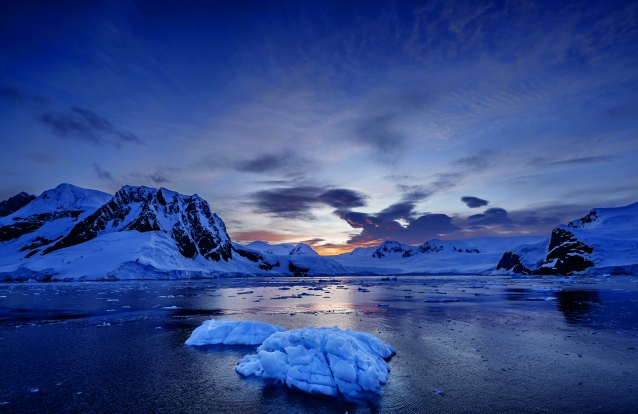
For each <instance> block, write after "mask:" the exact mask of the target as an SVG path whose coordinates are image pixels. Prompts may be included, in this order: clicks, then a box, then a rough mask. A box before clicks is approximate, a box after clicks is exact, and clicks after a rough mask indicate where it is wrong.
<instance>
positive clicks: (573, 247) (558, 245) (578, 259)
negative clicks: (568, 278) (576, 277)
mask: <svg viewBox="0 0 638 414" xmlns="http://www.w3.org/2000/svg"><path fill="white" fill-rule="evenodd" d="M547 250H548V253H547V256H546V257H545V260H543V263H542V264H541V265H540V266H539V267H538V268H537V269H533V270H532V269H528V268H527V267H525V266H524V265H523V263H522V261H521V257H520V256H519V255H517V254H515V253H512V252H505V253H504V254H503V257H502V258H501V260H500V261H499V262H498V265H497V266H496V269H497V270H499V269H505V270H511V271H513V272H514V273H519V274H523V275H530V274H534V275H541V276H542V275H572V274H574V273H575V272H582V271H583V270H585V269H588V268H590V267H592V266H594V262H592V261H591V260H589V259H588V258H587V257H586V256H587V255H589V254H591V253H592V252H593V251H594V249H593V248H592V247H591V246H588V245H586V244H585V243H583V242H581V241H579V240H578V239H577V238H576V236H575V235H574V233H572V232H570V231H567V230H565V229H561V228H556V229H554V230H553V231H552V237H551V240H550V242H549V247H548V249H547Z"/></svg>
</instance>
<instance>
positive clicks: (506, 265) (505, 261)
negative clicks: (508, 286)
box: [496, 252, 532, 275]
mask: <svg viewBox="0 0 638 414" xmlns="http://www.w3.org/2000/svg"><path fill="white" fill-rule="evenodd" d="M501 269H505V270H511V271H513V272H514V273H519V274H522V275H531V274H532V271H531V270H529V269H528V268H526V267H525V266H524V265H523V263H522V262H521V257H520V256H519V255H517V254H516V253H512V252H505V253H504V254H503V257H501V260H499V262H498V265H496V270H501Z"/></svg>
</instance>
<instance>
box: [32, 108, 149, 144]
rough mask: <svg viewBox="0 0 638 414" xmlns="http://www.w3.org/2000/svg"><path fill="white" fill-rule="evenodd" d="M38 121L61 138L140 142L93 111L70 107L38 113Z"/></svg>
mask: <svg viewBox="0 0 638 414" xmlns="http://www.w3.org/2000/svg"><path fill="white" fill-rule="evenodd" d="M39 119H40V122H42V123H43V124H45V125H47V126H49V127H50V128H51V132H52V133H53V134H55V135H57V136H59V137H62V138H75V139H78V140H81V141H86V142H90V143H93V144H98V145H114V146H116V147H120V146H121V145H122V144H129V143H135V144H142V143H143V142H142V140H141V139H139V138H138V137H137V136H135V135H133V134H130V133H127V132H123V131H120V130H119V129H117V128H116V127H115V126H114V125H113V123H111V121H109V120H108V119H106V118H104V117H101V116H99V115H97V114H96V113H95V112H93V111H91V110H89V109H85V108H80V107H72V108H71V110H70V111H67V112H64V113H52V112H45V113H43V114H42V115H40V118H39Z"/></svg>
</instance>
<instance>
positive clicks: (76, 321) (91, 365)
mask: <svg viewBox="0 0 638 414" xmlns="http://www.w3.org/2000/svg"><path fill="white" fill-rule="evenodd" d="M287 287H289V289H286V288H287ZM317 288H321V289H322V290H318V289H317ZM311 295H314V296H311ZM282 296H287V297H288V298H284V299H275V298H277V297H282ZM425 300H428V302H424V301H425ZM442 300H446V301H442ZM379 305H382V306H379ZM386 305H387V306H386ZM637 311H638V279H637V278H632V277H624V278H600V279H580V280H579V279H576V278H553V279H520V280H512V279H509V278H502V277H461V276H448V277H444V276H440V277H398V278H397V280H387V279H385V278H380V277H359V278H353V277H344V278H337V279H330V278H325V279H323V280H320V279H316V278H308V279H304V280H300V279H293V278H277V279H270V278H268V279H227V280H200V281H134V282H84V283H46V284H45V283H23V284H13V283H11V284H0V366H1V367H2V369H1V370H0V411H2V412H38V413H41V412H127V413H130V412H163V413H169V412H170V413H174V412H213V413H242V414H249V413H345V412H349V413H351V414H352V413H435V412H468V413H483V412H484V413H493V412H510V413H515V412H520V413H526V412H530V413H538V412H547V413H554V412H560V413H586V412H628V413H629V412H636V408H637V407H638V381H637V380H638V354H637V352H638V349H637V348H638V316H637V315H638V313H637ZM211 318H225V319H231V320H258V321H263V322H269V323H276V324H279V325H282V326H284V327H286V328H288V329H295V328H302V327H305V326H335V325H336V326H339V327H341V328H349V329H354V330H360V331H365V332H370V333H373V334H375V335H377V336H378V337H380V338H381V339H382V340H384V341H385V342H387V343H388V344H390V345H392V346H393V347H394V348H395V349H396V350H397V355H396V356H394V357H393V358H392V359H391V360H390V362H389V365H390V367H391V369H392V371H391V373H390V378H389V381H388V383H387V385H386V386H385V387H384V389H383V392H382V395H381V396H379V397H378V398H371V399H370V400H369V401H364V402H360V403H350V402H345V401H338V400H331V399H328V398H322V397H315V396H310V395H307V394H305V393H302V392H299V391H295V390H289V389H287V388H286V387H285V386H282V385H277V384H272V383H268V382H264V381H262V380H260V379H256V378H247V379H245V378H241V377H240V376H239V375H238V374H237V373H235V371H234V367H235V365H236V364H237V362H238V361H239V359H241V358H242V357H243V356H244V355H246V354H248V353H251V352H253V351H254V348H252V347H225V346H208V347H199V348H198V347H187V346H185V345H184V341H185V340H186V339H187V338H188V336H189V335H190V333H191V332H192V330H193V329H195V328H196V327H197V326H199V325H200V324H201V323H202V322H203V321H204V320H207V319H211Z"/></svg>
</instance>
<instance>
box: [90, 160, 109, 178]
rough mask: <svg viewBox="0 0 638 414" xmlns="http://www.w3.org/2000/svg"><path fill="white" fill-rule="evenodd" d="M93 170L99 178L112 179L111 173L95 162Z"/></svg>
mask: <svg viewBox="0 0 638 414" xmlns="http://www.w3.org/2000/svg"><path fill="white" fill-rule="evenodd" d="M93 170H94V171H95V174H96V175H97V176H98V178H99V179H100V180H105V181H113V176H112V175H111V173H110V172H109V171H107V170H105V169H103V168H102V167H100V166H99V165H98V164H97V163H94V164H93Z"/></svg>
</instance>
